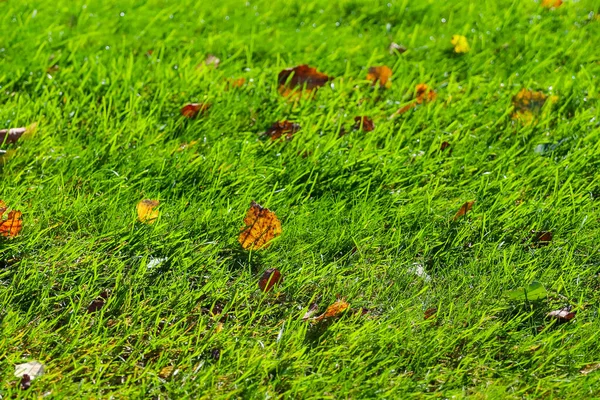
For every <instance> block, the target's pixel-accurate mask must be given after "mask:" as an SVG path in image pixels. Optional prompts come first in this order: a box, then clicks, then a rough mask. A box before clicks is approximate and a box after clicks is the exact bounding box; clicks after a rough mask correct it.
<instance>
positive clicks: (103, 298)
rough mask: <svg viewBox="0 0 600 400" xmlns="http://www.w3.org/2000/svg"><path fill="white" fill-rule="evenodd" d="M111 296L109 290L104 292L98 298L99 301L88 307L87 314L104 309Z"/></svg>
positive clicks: (96, 300) (93, 301)
mask: <svg viewBox="0 0 600 400" xmlns="http://www.w3.org/2000/svg"><path fill="white" fill-rule="evenodd" d="M109 295H110V294H109V292H108V291H107V290H104V291H103V292H102V293H100V296H98V298H97V299H94V300H92V302H91V303H90V305H89V306H88V307H87V312H88V313H94V312H96V311H100V310H101V309H102V307H104V304H105V303H106V300H107V299H108V296H109Z"/></svg>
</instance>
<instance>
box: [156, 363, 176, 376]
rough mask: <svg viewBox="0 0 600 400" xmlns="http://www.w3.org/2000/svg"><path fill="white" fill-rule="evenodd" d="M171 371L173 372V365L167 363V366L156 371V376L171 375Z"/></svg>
mask: <svg viewBox="0 0 600 400" xmlns="http://www.w3.org/2000/svg"><path fill="white" fill-rule="evenodd" d="M172 373H173V366H172V365H169V366H166V367H164V368H163V369H161V370H160V372H159V373H158V376H160V377H161V378H163V379H166V378H168V377H169V376H171V374H172Z"/></svg>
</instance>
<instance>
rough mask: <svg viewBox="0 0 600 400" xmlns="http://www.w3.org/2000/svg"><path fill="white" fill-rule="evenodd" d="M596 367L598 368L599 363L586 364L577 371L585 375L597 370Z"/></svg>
mask: <svg viewBox="0 0 600 400" xmlns="http://www.w3.org/2000/svg"><path fill="white" fill-rule="evenodd" d="M598 369H600V363H599V364H590V365H587V366H586V367H585V368H584V369H582V370H581V371H579V372H581V373H582V374H583V375H587V374H589V373H590V372H594V371H597V370H598Z"/></svg>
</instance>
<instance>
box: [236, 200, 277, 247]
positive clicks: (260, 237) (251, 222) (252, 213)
mask: <svg viewBox="0 0 600 400" xmlns="http://www.w3.org/2000/svg"><path fill="white" fill-rule="evenodd" d="M241 229H242V232H241V233H240V236H239V238H238V241H239V242H240V244H241V245H242V248H244V249H245V250H248V249H262V248H265V249H266V248H267V247H269V246H270V245H271V244H270V243H269V242H270V241H271V240H272V239H273V238H275V237H277V236H279V235H281V232H282V231H281V222H280V221H279V219H278V218H277V216H276V215H275V213H274V212H272V211H271V210H269V209H268V208H264V207H261V206H260V205H259V204H258V203H256V202H255V201H253V202H252V204H251V205H250V208H249V209H248V213H247V214H246V218H244V226H243V227H242V228H241Z"/></svg>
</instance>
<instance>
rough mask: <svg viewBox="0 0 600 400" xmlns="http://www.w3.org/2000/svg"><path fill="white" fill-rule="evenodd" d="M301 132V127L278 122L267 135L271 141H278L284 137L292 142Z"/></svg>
mask: <svg viewBox="0 0 600 400" xmlns="http://www.w3.org/2000/svg"><path fill="white" fill-rule="evenodd" d="M299 130H300V125H298V124H296V123H294V122H290V121H277V122H275V123H274V124H273V125H271V127H270V128H269V129H267V131H266V132H265V135H267V136H268V137H270V138H271V140H277V139H279V138H280V137H282V136H285V138H286V139H287V140H290V139H291V138H292V136H294V134H295V133H296V132H298V131H299Z"/></svg>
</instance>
